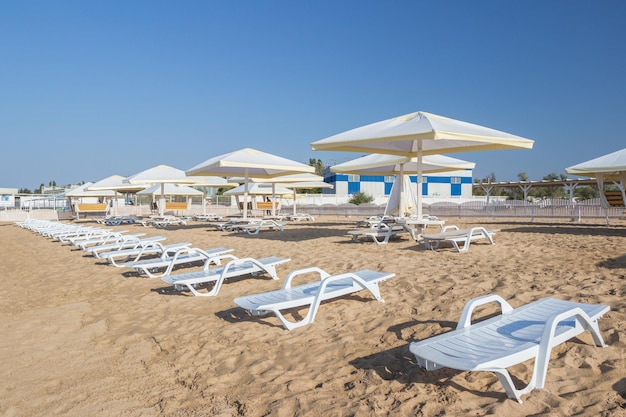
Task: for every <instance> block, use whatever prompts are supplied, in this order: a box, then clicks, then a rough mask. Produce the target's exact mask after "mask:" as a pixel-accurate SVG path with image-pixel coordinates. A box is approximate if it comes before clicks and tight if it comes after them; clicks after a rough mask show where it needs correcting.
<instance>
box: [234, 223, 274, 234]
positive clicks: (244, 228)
mask: <svg viewBox="0 0 626 417" xmlns="http://www.w3.org/2000/svg"><path fill="white" fill-rule="evenodd" d="M261 230H270V231H272V230H278V231H280V232H282V231H283V225H282V223H277V222H275V221H274V220H261V221H259V222H255V223H252V224H243V225H236V226H233V227H232V231H234V232H245V233H247V234H249V235H258V234H259V232H260V231H261Z"/></svg>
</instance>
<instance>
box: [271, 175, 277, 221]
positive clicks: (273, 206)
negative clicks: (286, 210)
mask: <svg viewBox="0 0 626 417" xmlns="http://www.w3.org/2000/svg"><path fill="white" fill-rule="evenodd" d="M275 199H276V183H275V182H272V217H276V205H274V200H275Z"/></svg>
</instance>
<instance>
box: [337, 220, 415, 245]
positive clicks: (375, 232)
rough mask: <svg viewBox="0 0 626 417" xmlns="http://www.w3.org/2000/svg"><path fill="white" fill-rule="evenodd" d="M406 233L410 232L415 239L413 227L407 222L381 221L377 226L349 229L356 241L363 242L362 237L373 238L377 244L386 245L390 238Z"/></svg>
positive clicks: (353, 239) (349, 233)
mask: <svg viewBox="0 0 626 417" xmlns="http://www.w3.org/2000/svg"><path fill="white" fill-rule="evenodd" d="M405 233H408V234H409V236H411V238H413V239H415V234H414V233H413V229H412V228H411V227H410V226H407V225H405V224H386V223H382V222H381V223H379V224H378V226H377V227H376V228H369V229H359V230H350V231H348V235H350V236H351V237H352V241H354V242H361V239H362V238H364V239H372V240H373V241H374V242H375V243H376V244H377V245H386V244H387V243H389V239H392V238H396V237H398V236H399V235H401V234H405Z"/></svg>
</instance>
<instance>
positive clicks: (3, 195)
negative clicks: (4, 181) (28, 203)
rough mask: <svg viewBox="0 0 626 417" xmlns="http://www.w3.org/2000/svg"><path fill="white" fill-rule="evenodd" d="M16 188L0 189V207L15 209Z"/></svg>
mask: <svg viewBox="0 0 626 417" xmlns="http://www.w3.org/2000/svg"><path fill="white" fill-rule="evenodd" d="M17 191H18V189H17V188H0V207H15V195H16V194H17Z"/></svg>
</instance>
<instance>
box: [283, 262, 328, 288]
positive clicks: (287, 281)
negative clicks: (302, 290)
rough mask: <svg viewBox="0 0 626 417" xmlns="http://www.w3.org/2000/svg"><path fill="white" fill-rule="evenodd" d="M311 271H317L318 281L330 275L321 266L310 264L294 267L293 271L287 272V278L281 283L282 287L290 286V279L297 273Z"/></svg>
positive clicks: (301, 273)
mask: <svg viewBox="0 0 626 417" xmlns="http://www.w3.org/2000/svg"><path fill="white" fill-rule="evenodd" d="M311 272H317V273H318V274H319V275H320V281H321V280H324V279H325V278H328V277H329V276H330V274H329V273H328V272H326V271H324V270H323V269H321V268H318V267H316V266H311V267H309V268H302V269H296V270H295V271H291V272H290V273H289V275H287V278H285V283H284V284H283V289H285V288H291V281H292V280H293V279H294V278H295V277H297V276H298V275H303V274H308V273H311Z"/></svg>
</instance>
